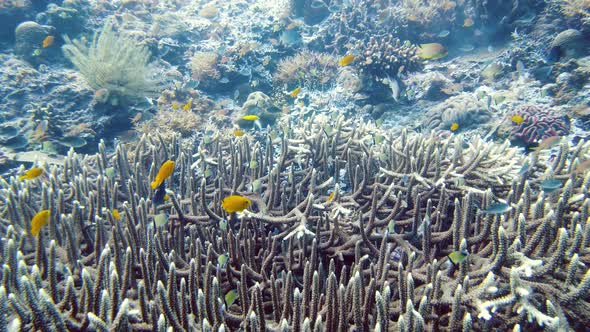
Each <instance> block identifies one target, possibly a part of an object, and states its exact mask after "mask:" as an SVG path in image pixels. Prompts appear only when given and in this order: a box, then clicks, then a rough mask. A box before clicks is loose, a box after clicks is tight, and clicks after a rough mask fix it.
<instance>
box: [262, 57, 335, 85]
mask: <svg viewBox="0 0 590 332" xmlns="http://www.w3.org/2000/svg"><path fill="white" fill-rule="evenodd" d="M337 75H338V59H337V58H336V57H335V56H333V55H331V54H327V53H319V52H315V51H310V50H305V51H301V52H299V53H297V54H296V55H294V56H291V57H286V58H284V59H281V60H280V61H279V63H278V65H277V70H276V72H275V74H274V75H273V80H274V81H275V82H277V83H279V84H283V85H286V86H287V87H288V88H290V89H294V88H296V87H305V88H307V89H314V90H317V89H320V90H325V89H327V88H328V87H330V86H331V84H333V81H334V80H335V78H336V76H337Z"/></svg>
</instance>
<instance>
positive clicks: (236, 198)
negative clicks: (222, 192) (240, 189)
mask: <svg viewBox="0 0 590 332" xmlns="http://www.w3.org/2000/svg"><path fill="white" fill-rule="evenodd" d="M250 204H252V201H251V200H249V199H248V198H246V197H243V196H240V195H231V196H228V197H226V198H224V199H223V201H222V202H221V207H222V208H223V209H224V210H225V212H227V213H233V212H242V211H244V210H245V209H247V208H248V207H250Z"/></svg>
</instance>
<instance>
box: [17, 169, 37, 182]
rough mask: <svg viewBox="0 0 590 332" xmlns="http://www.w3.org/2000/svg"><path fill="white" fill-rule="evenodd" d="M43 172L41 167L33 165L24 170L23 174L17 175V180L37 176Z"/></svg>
mask: <svg viewBox="0 0 590 332" xmlns="http://www.w3.org/2000/svg"><path fill="white" fill-rule="evenodd" d="M41 174H43V168H40V167H33V168H31V169H30V170H28V171H26V172H25V174H23V175H21V176H19V177H18V179H19V180H32V179H34V178H36V177H38V176H40V175H41Z"/></svg>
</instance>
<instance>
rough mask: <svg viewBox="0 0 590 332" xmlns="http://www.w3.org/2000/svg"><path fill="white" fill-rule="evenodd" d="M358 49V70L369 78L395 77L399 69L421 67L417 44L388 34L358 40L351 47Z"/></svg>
mask: <svg viewBox="0 0 590 332" xmlns="http://www.w3.org/2000/svg"><path fill="white" fill-rule="evenodd" d="M352 49H353V50H360V54H359V55H358V57H357V58H356V59H355V63H356V64H357V65H358V67H359V70H360V72H361V73H362V74H363V75H365V76H367V77H370V78H388V77H389V78H392V79H393V78H395V77H397V75H398V74H399V73H400V70H404V71H406V72H412V71H416V70H420V69H422V62H421V61H420V58H419V57H418V56H417V55H416V51H417V46H416V45H412V44H410V43H409V42H406V43H402V42H401V41H400V40H399V39H397V38H394V37H393V36H392V35H388V36H386V37H384V38H383V39H381V38H375V37H371V38H370V39H369V41H368V42H367V43H365V42H362V41H358V42H357V43H356V44H354V46H353V47H352Z"/></svg>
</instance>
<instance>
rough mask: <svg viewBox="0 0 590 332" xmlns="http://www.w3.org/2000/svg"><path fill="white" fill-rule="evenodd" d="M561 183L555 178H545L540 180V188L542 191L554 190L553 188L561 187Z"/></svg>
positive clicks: (549, 191)
mask: <svg viewBox="0 0 590 332" xmlns="http://www.w3.org/2000/svg"><path fill="white" fill-rule="evenodd" d="M561 185H562V183H561V181H559V180H557V179H546V180H544V181H543V182H541V188H542V189H543V192H546V193H551V192H554V191H555V190H557V189H559V188H561Z"/></svg>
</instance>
